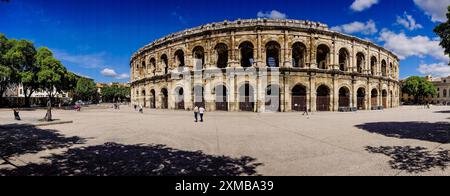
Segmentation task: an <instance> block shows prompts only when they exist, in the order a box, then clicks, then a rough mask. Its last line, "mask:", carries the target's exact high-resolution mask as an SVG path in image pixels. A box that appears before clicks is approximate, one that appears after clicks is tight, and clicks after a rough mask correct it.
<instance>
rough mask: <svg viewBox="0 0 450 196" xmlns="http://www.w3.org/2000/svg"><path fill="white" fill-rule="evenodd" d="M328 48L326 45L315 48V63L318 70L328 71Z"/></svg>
mask: <svg viewBox="0 0 450 196" xmlns="http://www.w3.org/2000/svg"><path fill="white" fill-rule="evenodd" d="M330 52H331V51H330V47H328V45H326V44H320V45H319V46H317V54H316V62H317V67H318V68H319V69H328V68H329V67H328V66H329V63H330Z"/></svg>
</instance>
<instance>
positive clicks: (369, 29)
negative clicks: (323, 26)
mask: <svg viewBox="0 0 450 196" xmlns="http://www.w3.org/2000/svg"><path fill="white" fill-rule="evenodd" d="M331 30H333V31H338V32H342V33H348V34H353V33H362V34H364V35H373V34H375V33H377V32H378V29H377V26H376V24H375V22H374V21H373V20H369V21H367V22H366V23H363V22H358V21H356V22H352V23H349V24H344V25H340V26H335V27H332V28H331Z"/></svg>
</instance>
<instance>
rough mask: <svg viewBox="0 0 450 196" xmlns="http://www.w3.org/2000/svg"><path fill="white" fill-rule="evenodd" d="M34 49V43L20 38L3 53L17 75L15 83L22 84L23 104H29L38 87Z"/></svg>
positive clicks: (27, 105)
mask: <svg viewBox="0 0 450 196" xmlns="http://www.w3.org/2000/svg"><path fill="white" fill-rule="evenodd" d="M36 53H37V52H36V49H35V47H34V44H33V43H31V42H30V41H27V40H20V41H18V42H16V43H15V44H14V46H13V47H12V48H11V49H9V50H8V52H7V53H6V54H5V60H6V61H7V62H8V64H9V65H10V66H11V68H12V69H13V70H14V72H15V73H16V76H17V78H16V79H17V80H16V81H15V82H16V83H20V84H21V85H22V86H23V93H24V96H25V106H26V107H29V106H30V97H31V94H33V92H34V91H35V90H37V89H38V88H39V84H38V83H37V76H36V73H37V71H38V69H39V67H38V66H37V64H36V63H35V62H36V60H35V56H36Z"/></svg>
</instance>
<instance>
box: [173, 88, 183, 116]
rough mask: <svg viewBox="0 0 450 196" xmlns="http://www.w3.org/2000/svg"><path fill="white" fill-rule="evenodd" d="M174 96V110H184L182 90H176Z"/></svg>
mask: <svg viewBox="0 0 450 196" xmlns="http://www.w3.org/2000/svg"><path fill="white" fill-rule="evenodd" d="M175 96H176V105H175V106H176V109H177V110H184V109H185V108H184V89H183V88H181V87H180V88H178V89H177V90H176V91H175Z"/></svg>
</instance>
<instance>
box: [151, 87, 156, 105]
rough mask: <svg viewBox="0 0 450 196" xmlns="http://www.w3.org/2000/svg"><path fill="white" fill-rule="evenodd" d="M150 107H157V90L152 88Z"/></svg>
mask: <svg viewBox="0 0 450 196" xmlns="http://www.w3.org/2000/svg"><path fill="white" fill-rule="evenodd" d="M150 108H153V109H154V108H156V92H155V90H153V89H152V90H150Z"/></svg>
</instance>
